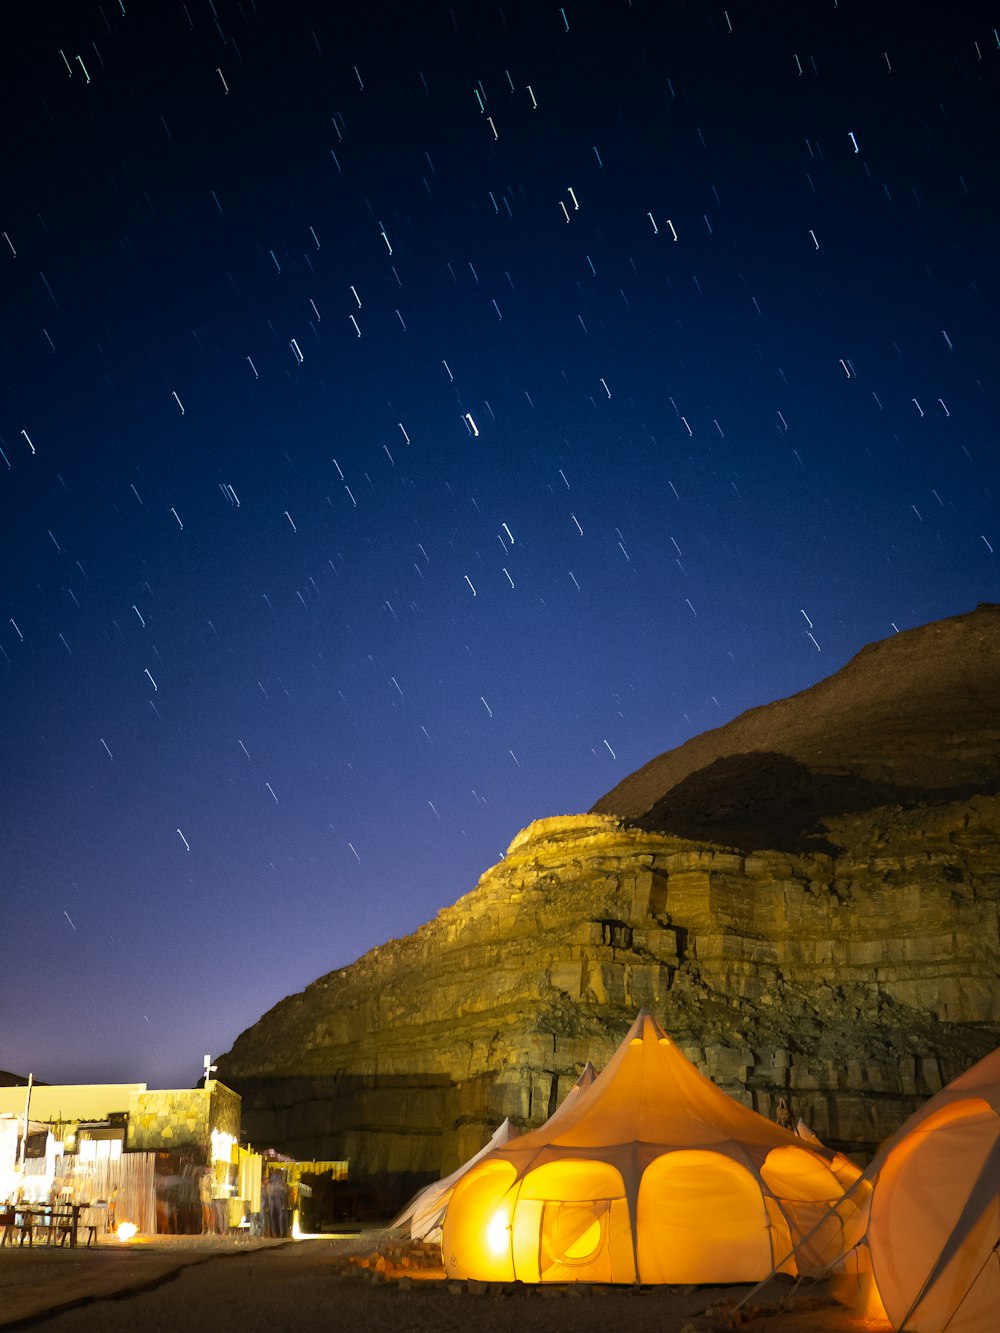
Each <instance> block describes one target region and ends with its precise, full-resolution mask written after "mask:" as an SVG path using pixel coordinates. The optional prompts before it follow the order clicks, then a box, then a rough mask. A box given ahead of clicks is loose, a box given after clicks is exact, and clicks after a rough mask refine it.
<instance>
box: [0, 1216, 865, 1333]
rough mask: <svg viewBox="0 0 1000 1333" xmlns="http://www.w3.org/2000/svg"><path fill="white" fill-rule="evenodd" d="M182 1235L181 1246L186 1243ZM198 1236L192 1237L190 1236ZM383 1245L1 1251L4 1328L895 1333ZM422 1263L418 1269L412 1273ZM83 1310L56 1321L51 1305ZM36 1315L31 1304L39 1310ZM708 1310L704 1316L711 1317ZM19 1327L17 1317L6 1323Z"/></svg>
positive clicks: (711, 1296)
mask: <svg viewBox="0 0 1000 1333" xmlns="http://www.w3.org/2000/svg"><path fill="white" fill-rule="evenodd" d="M180 1239H181V1238H178V1240H180ZM193 1241H197V1238H193ZM376 1246H377V1240H376V1241H373V1239H372V1238H371V1237H362V1238H360V1239H353V1240H349V1239H340V1240H336V1239H334V1240H328V1239H323V1240H312V1241H303V1242H299V1243H290V1244H285V1245H280V1244H279V1245H275V1244H271V1245H269V1246H264V1247H246V1246H235V1245H232V1244H229V1245H227V1246H213V1247H206V1246H204V1245H201V1246H199V1245H197V1244H195V1243H191V1244H188V1245H173V1246H170V1245H167V1244H161V1243H153V1244H151V1245H149V1246H146V1247H135V1248H131V1249H128V1250H124V1249H117V1250H116V1249H113V1248H112V1247H109V1246H102V1247H101V1248H100V1249H99V1250H98V1251H96V1252H95V1251H91V1252H89V1253H88V1252H86V1251H76V1252H72V1251H69V1250H62V1251H60V1250H57V1249H48V1248H47V1247H46V1248H44V1249H43V1248H42V1247H38V1248H36V1250H35V1251H34V1253H32V1252H31V1251H27V1250H26V1251H24V1252H21V1253H16V1252H15V1253H11V1252H10V1251H7V1250H5V1251H0V1255H2V1258H0V1325H2V1326H3V1327H4V1328H5V1329H7V1328H40V1329H43V1328H44V1329H52V1330H53V1333H97V1331H98V1330H100V1333H117V1331H118V1330H121V1331H122V1333H124V1331H125V1330H128V1331H129V1333H136V1331H137V1330H138V1331H139V1333H146V1331H147V1330H148V1333H157V1331H158V1330H163V1331H164V1333H166V1331H167V1330H169V1331H170V1333H178V1331H179V1330H181V1331H183V1330H191V1331H192V1333H197V1331H198V1330H201V1329H204V1330H206V1333H208V1330H211V1331H212V1333H230V1331H231V1333H255V1331H256V1330H260V1331H261V1333H264V1331H265V1330H266V1331H267V1333H274V1331H275V1330H282V1329H289V1330H301V1329H312V1328H316V1329H319V1328H323V1329H331V1328H332V1329H349V1330H353V1329H359V1330H365V1333H383V1331H384V1333H390V1331H391V1333H410V1331H411V1330H412V1331H413V1333H421V1331H422V1330H427V1331H428V1333H430V1331H431V1330H434V1333H448V1331H449V1330H456V1333H457V1331H458V1330H461V1333H470V1328H471V1329H474V1330H475V1333H506V1330H516V1333H563V1331H564V1330H568V1329H572V1330H573V1333H590V1331H591V1330H593V1333H616V1331H618V1330H621V1331H622V1333H642V1331H643V1330H646V1329H649V1330H654V1329H655V1330H656V1331H657V1333H702V1330H713V1333H714V1331H715V1330H721V1329H725V1328H733V1327H739V1328H745V1329H747V1330H748V1333H887V1330H888V1325H887V1324H886V1323H885V1322H884V1321H874V1320H864V1319H861V1318H859V1317H857V1316H855V1315H852V1314H851V1313H850V1312H848V1311H847V1310H846V1309H845V1308H844V1307H843V1306H841V1305H839V1304H837V1303H836V1302H835V1301H834V1300H833V1297H832V1295H831V1294H830V1292H829V1290H828V1289H827V1288H826V1287H825V1286H816V1285H813V1286H809V1287H807V1286H805V1285H800V1286H794V1285H793V1284H792V1283H791V1282H789V1281H787V1280H779V1281H777V1282H774V1283H772V1284H771V1285H770V1286H769V1287H767V1288H765V1289H764V1290H763V1291H760V1292H756V1293H754V1294H753V1295H752V1297H751V1299H750V1302H749V1303H748V1304H746V1305H744V1306H743V1307H742V1309H740V1310H739V1311H737V1314H736V1316H735V1318H734V1317H733V1316H732V1315H731V1314H730V1310H731V1309H732V1307H734V1306H736V1305H737V1304H738V1302H740V1301H741V1300H743V1299H744V1298H746V1297H748V1296H749V1295H750V1293H751V1288H750V1287H721V1288H708V1287H686V1288H673V1287H642V1288H616V1287H612V1288H609V1287H583V1286H567V1287H535V1288H531V1287H520V1286H517V1285H513V1286H494V1285H488V1286H487V1285H485V1284H476V1283H470V1284H466V1283H454V1282H448V1281H446V1280H445V1279H444V1278H443V1276H442V1275H441V1272H440V1268H435V1267H433V1266H431V1265H430V1264H429V1262H428V1260H427V1258H426V1256H421V1255H418V1256H417V1257H416V1259H415V1260H410V1259H409V1258H406V1259H405V1262H406V1263H407V1266H406V1267H403V1266H402V1264H401V1255H400V1253H399V1251H398V1250H396V1251H393V1252H390V1256H389V1259H388V1262H387V1261H386V1259H385V1258H383V1260H382V1262H381V1263H379V1262H378V1253H377V1249H376V1248H375V1247H376ZM413 1263H415V1264H416V1265H417V1266H416V1267H413V1266H412V1264H413ZM66 1302H76V1303H75V1304H74V1305H73V1308H70V1309H63V1310H61V1311H57V1312H54V1313H53V1312H51V1310H52V1307H53V1306H58V1305H60V1304H65V1303H66ZM32 1307H34V1308H33V1309H32ZM706 1311H707V1313H706ZM12 1319H13V1320H14V1321H15V1322H12Z"/></svg>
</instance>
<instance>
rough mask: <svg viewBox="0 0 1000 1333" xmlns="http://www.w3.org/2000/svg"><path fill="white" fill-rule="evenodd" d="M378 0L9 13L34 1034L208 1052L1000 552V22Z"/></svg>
mask: <svg viewBox="0 0 1000 1333" xmlns="http://www.w3.org/2000/svg"><path fill="white" fill-rule="evenodd" d="M123 8H124V11H125V12H124V13H123V12H122V10H123ZM344 8H345V7H344V6H341V5H335V4H325V3H324V4H318V3H317V4H315V5H308V4H305V3H299V2H298V0H281V2H280V3H279V2H278V0H256V2H255V0H240V3H235V0H186V3H185V4H175V3H172V2H169V0H157V2H156V3H153V2H152V0H147V2H145V3H143V2H142V0H124V6H123V5H122V4H120V3H119V0H103V3H102V4H101V5H100V6H99V5H97V4H94V3H92V2H91V0H74V2H73V3H67V4H47V3H44V2H43V0H39V3H37V4H32V5H22V6H19V7H18V8H17V11H16V12H15V11H14V9H13V8H12V7H10V6H8V7H7V11H9V12H7V11H5V13H4V16H3V18H2V20H0V65H2V68H0V89H2V97H3V99H4V110H3V126H4V134H3V147H2V149H0V154H2V158H0V161H2V188H0V232H3V233H4V235H2V236H0V447H2V450H3V457H2V458H0V494H2V501H0V503H2V511H0V524H2V527H0V542H2V552H3V556H2V569H3V579H2V589H0V591H2V603H3V605H2V608H0V609H2V616H0V621H2V623H0V652H2V656H0V732H2V735H3V737H4V744H3V751H2V753H3V786H2V790H3V817H2V822H0V936H2V940H0V964H2V967H3V974H4V976H5V982H4V986H3V999H2V1000H0V1068H2V1067H6V1068H9V1069H13V1070H15V1071H17V1072H20V1073H27V1072H28V1070H29V1069H30V1070H32V1071H33V1072H34V1073H35V1074H36V1076H37V1077H39V1078H42V1079H45V1080H47V1081H49V1082H58V1081H75V1080H81V1081H83V1080H86V1081H90V1080H97V1079H138V1080H146V1081H147V1082H149V1084H150V1085H151V1086H156V1085H160V1086H172V1085H179V1086H189V1085H190V1084H191V1083H193V1081H194V1080H195V1079H196V1078H197V1077H198V1075H199V1073H200V1071H201V1063H202V1056H203V1053H204V1052H205V1051H210V1052H211V1053H213V1054H215V1053H217V1052H219V1051H222V1050H225V1049H228V1047H229V1046H230V1044H231V1043H232V1041H233V1039H234V1038H235V1037H236V1035H237V1034H238V1033H239V1032H240V1031H241V1030H242V1029H243V1028H244V1027H246V1026H248V1025H249V1024H250V1023H252V1022H253V1021H254V1020H255V1019H256V1018H257V1017H259V1015H260V1014H261V1013H262V1012H263V1011H264V1010H266V1009H268V1008H269V1007H270V1006H271V1005H272V1004H273V1003H275V1002H276V1001H277V1000H279V999H280V998H281V997H282V996H284V995H286V994H288V993H289V992H291V991H295V990H298V989H301V988H302V987H303V986H304V985H305V984H307V983H308V982H309V981H311V980H313V979H314V978H315V977H317V976H318V975H320V974H322V973H324V972H326V971H329V970H330V969H332V968H335V967H339V966H343V965H345V964H347V963H349V962H351V961H352V960H353V959H355V958H356V957H358V956H359V955H360V954H361V953H363V952H364V951H365V950H366V949H368V948H370V947H371V946H373V945H375V944H379V943H381V942H383V941H384V940H386V939H388V938H390V937H393V936H399V935H403V934H406V933H408V932H409V931H411V930H413V929H414V928H415V927H416V926H417V925H419V924H420V923H421V922H422V921H425V920H427V919H428V918H429V917H431V916H432V915H433V914H434V913H435V912H436V911H437V910H438V909H439V908H440V907H442V906H444V905H445V904H449V903H451V902H453V901H454V900H455V899H456V898H457V897H458V896H459V895H460V894H462V893H464V892H466V891H467V890H469V889H471V888H472V887H473V885H474V884H475V882H476V880H477V878H478V876H479V875H480V874H481V873H482V872H483V871H484V870H485V869H486V868H487V867H488V866H490V865H491V864H493V863H494V862H496V861H497V860H498V859H499V858H500V856H501V854H502V853H503V851H504V849H505V848H506V846H507V844H508V842H509V841H510V839H511V837H512V836H513V835H514V834H515V833H516V832H517V831H518V829H520V828H521V827H523V826H524V825H525V824H527V823H528V822H529V821H530V820H532V819H534V818H538V817H542V816H546V815H552V814H560V813H570V812H579V811H583V810H585V809H587V808H588V807H589V806H590V805H591V804H592V803H593V802H594V801H595V800H596V799H597V798H598V797H599V796H600V795H601V794H602V793H603V792H605V791H606V790H608V789H609V788H610V787H611V786H613V785H614V784H615V783H616V782H618V781H619V780H620V779H621V778H622V777H624V776H625V775H626V774H627V773H629V772H630V771H632V770H633V769H635V768H636V767H638V766H639V765H640V764H642V763H643V762H645V761H646V760H647V759H649V758H651V757H652V756H653V755H655V754H657V753H659V752H661V751H662V750H665V749H668V748H671V747H673V746H676V745H678V744H680V743H681V742H683V741H684V740H685V739H687V738H688V737H689V736H691V735H694V734H696V733H697V732H700V731H703V730H705V729H706V728H709V727H713V726H717V725H719V724H721V723H723V722H725V721H727V720H728V719H730V718H732V717H735V716H736V715H737V714H739V713H741V712H742V711H744V710H745V709H746V708H748V707H750V706H752V705H756V704H760V703H766V702H769V701H770V700H773V699H776V698H779V697H782V696H784V695H786V694H788V693H791V692H793V691H795V690H799V689H803V688H805V687H807V686H809V685H811V684H812V683H814V682H815V681H816V680H818V679H820V678H821V677H823V676H825V675H828V674H830V673H831V672H833V671H835V670H836V669H838V668H839V667H840V666H842V665H843V664H844V663H845V662H846V661H847V660H848V658H849V657H850V656H852V655H853V654H854V653H855V652H856V651H857V650H858V649H859V648H861V647H862V646H863V645H864V644H865V643H867V642H869V641H871V640H872V639H877V638H882V637H885V636H886V635H889V634H891V633H892V632H893V630H894V629H895V628H898V629H903V628H906V627H909V626H912V625H916V624H920V623H923V622H926V621H928V620H933V619H936V618H938V617H940V616H946V615H952V614H957V613H959V612H962V611H966V610H969V609H971V608H972V607H973V606H974V605H975V603H976V602H977V601H980V600H997V598H998V597H1000V582H998V578H997V561H998V559H1000V551H998V553H997V555H994V553H993V551H994V549H995V548H997V547H1000V522H998V515H997V503H996V498H997V485H998V477H997V472H998V461H1000V460H998V454H997V441H996V422H997V400H996V384H997V341H998V339H997V314H996V312H997V308H998V295H1000V294H998V283H997V252H998V247H997V226H996V216H997V207H998V203H1000V194H998V191H997V154H996V149H995V141H994V140H995V134H994V131H995V127H996V110H997V106H998V100H997V93H998V83H1000V80H998V68H1000V49H998V39H997V35H996V32H995V31H994V29H993V28H992V23H991V20H990V19H988V18H983V17H981V16H980V17H970V16H968V15H964V16H963V13H962V12H961V11H962V9H963V7H962V6H954V5H952V6H939V7H936V19H935V21H934V22H933V23H931V22H929V21H928V20H927V19H926V18H924V17H923V15H922V13H921V12H919V11H917V12H914V11H912V10H911V11H909V12H907V13H906V15H905V17H903V11H902V8H901V7H897V6H895V5H884V6H881V5H872V4H869V3H861V0H847V2H842V3H839V4H836V3H834V0H796V3H794V4H789V5H786V6H781V5H779V4H771V3H768V4H749V3H733V4H731V5H730V6H729V8H728V10H727V9H725V8H724V7H723V6H721V5H719V6H715V5H702V4H698V3H690V4H687V5H680V4H675V3H664V2H663V0H650V2H648V3H647V2H645V0H639V2H638V3H634V4H629V3H628V2H627V0H607V2H606V3H603V4H599V5H581V4H576V3H570V4H567V5H566V6H565V7H564V8H563V9H561V8H560V7H559V6H558V5H554V4H547V3H538V0H532V3H530V4H521V3H513V4H505V5H504V6H503V7H502V8H498V7H495V6H493V5H488V4H482V3H479V2H478V0H476V3H469V2H468V0H466V2H465V3H455V4H454V5H452V6H451V7H449V5H448V4H447V3H445V2H443V3H429V2H427V0H414V2H413V3H409V4H406V5H400V6H392V5H369V4H366V5H364V6H363V9H364V11H365V14H366V15H369V17H366V18H365V19H363V20H362V19H360V18H357V17H349V18H345V17H344V16H343V13H342V12H341V11H342V10H343V9H344ZM359 8H362V7H361V6H359ZM64 57H65V59H64ZM675 235H676V239H674V236H675ZM359 333H360V336H359ZM175 395H176V397H175ZM473 425H474V427H475V429H473ZM476 432H478V434H477V433H476ZM581 530H582V531H581ZM810 635H811V636H812V637H810Z"/></svg>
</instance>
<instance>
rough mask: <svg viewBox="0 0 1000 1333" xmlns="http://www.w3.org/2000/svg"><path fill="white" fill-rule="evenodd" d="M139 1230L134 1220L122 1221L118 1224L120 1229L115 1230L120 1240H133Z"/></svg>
mask: <svg viewBox="0 0 1000 1333" xmlns="http://www.w3.org/2000/svg"><path fill="white" fill-rule="evenodd" d="M138 1231H139V1228H138V1227H137V1226H136V1224H135V1223H134V1222H120V1223H119V1224H118V1230H117V1231H116V1232H115V1235H116V1236H117V1237H118V1239H119V1240H123V1241H125V1240H131V1239H132V1237H133V1236H135V1235H136V1234H137V1233H138Z"/></svg>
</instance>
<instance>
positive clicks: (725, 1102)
mask: <svg viewBox="0 0 1000 1333" xmlns="http://www.w3.org/2000/svg"><path fill="white" fill-rule="evenodd" d="M859 1175H860V1172H859V1171H858V1169H857V1167H855V1166H854V1165H853V1164H852V1163H850V1162H848V1161H847V1160H846V1159H845V1158H843V1157H841V1156H840V1155H839V1154H835V1153H832V1152H830V1151H828V1150H826V1149H824V1148H821V1147H819V1148H818V1147H814V1146H810V1145H807V1144H805V1143H803V1142H802V1141H801V1140H800V1139H798V1138H797V1137H796V1136H795V1135H794V1134H792V1133H790V1132H789V1131H788V1130H785V1129H781V1128H780V1127H779V1126H778V1125H775V1124H772V1122H771V1121H769V1120H765V1119H764V1117H763V1116H760V1115H758V1114H757V1113H756V1112H755V1111H751V1110H749V1109H748V1108H747V1107H745V1106H742V1105H740V1103H739V1102H736V1101H734V1100H733V1099H732V1098H731V1097H728V1096H727V1095H726V1094H725V1093H724V1092H722V1091H721V1090H720V1089H719V1088H717V1087H716V1086H715V1084H714V1083H712V1082H711V1081H710V1080H709V1079H707V1078H705V1077H703V1075H701V1074H700V1073H699V1072H698V1070H697V1069H695V1067H694V1065H692V1064H691V1063H690V1061H688V1060H687V1059H685V1057H684V1056H683V1055H682V1054H681V1052H680V1051H679V1050H678V1049H677V1047H676V1046H675V1045H674V1044H673V1042H672V1041H671V1040H670V1039H669V1038H668V1037H667V1036H665V1035H664V1033H663V1031H662V1029H661V1028H660V1027H659V1026H658V1024H657V1023H656V1022H655V1020H654V1019H653V1018H652V1016H651V1015H650V1014H649V1013H647V1012H646V1011H645V1010H643V1011H642V1012H640V1014H639V1016H638V1017H637V1018H636V1020H635V1022H634V1023H633V1025H632V1027H631V1029H630V1030H629V1032H628V1034H627V1036H626V1037H625V1040H624V1041H623V1042H622V1044H621V1046H620V1047H619V1048H618V1050H617V1051H616V1052H615V1054H614V1056H612V1058H611V1060H610V1062H609V1063H608V1065H607V1067H606V1068H605V1069H604V1070H603V1072H602V1073H601V1074H599V1075H598V1076H597V1078H596V1079H595V1080H594V1082H593V1083H592V1084H591V1085H590V1086H589V1087H585V1088H582V1089H580V1090H579V1091H578V1092H576V1094H575V1095H574V1097H573V1099H572V1103H571V1104H570V1102H569V1099H568V1098H567V1101H566V1102H564V1103H563V1105H562V1106H560V1107H559V1108H558V1109H557V1111H556V1112H555V1114H554V1115H553V1116H552V1117H551V1118H550V1119H549V1120H548V1121H547V1122H546V1124H544V1125H543V1126H542V1127H541V1128H540V1129H537V1130H534V1131H533V1132H531V1133H528V1134H523V1135H521V1137H520V1138H517V1139H514V1140H511V1141H510V1142H509V1143H507V1144H505V1145H504V1146H502V1147H499V1148H497V1149H495V1150H494V1151H492V1152H490V1153H487V1154H485V1155H484V1156H483V1157H482V1158H481V1159H480V1160H479V1161H478V1162H477V1163H476V1165H475V1166H474V1167H472V1168H471V1170H469V1171H468V1172H466V1174H465V1175H464V1176H463V1177H462V1179H461V1180H460V1181H458V1183H457V1184H456V1186H455V1190H454V1193H453V1194H452V1197H451V1200H450V1202H449V1205H448V1210H447V1212H446V1214H445V1219H444V1239H443V1244H442V1250H443V1255H444V1262H445V1269H446V1271H447V1273H448V1275H449V1276H450V1277H473V1278H479V1279H482V1280H484V1281H513V1280H519V1281H522V1282H628V1283H631V1282H642V1283H660V1282H670V1283H688V1282H698V1283H719V1282H747V1281H756V1280H758V1279H760V1278H763V1277H765V1276H766V1275H767V1274H768V1273H770V1272H771V1271H772V1270H773V1269H775V1268H777V1269H778V1270H779V1271H785V1272H792V1273H798V1272H804V1271H812V1270H813V1269H814V1268H818V1267H824V1266H825V1265H826V1264H827V1263H828V1262H829V1261H830V1260H831V1259H832V1258H833V1257H834V1256H835V1255H838V1254H841V1253H843V1252H844V1251H845V1250H846V1249H847V1248H849V1247H850V1245H852V1244H854V1243H855V1240H856V1237H850V1238H848V1237H847V1236H846V1235H845V1230H846V1229H849V1228H850V1227H851V1226H852V1225H853V1224H854V1222H855V1221H856V1219H857V1218H858V1216H859V1208H860V1205H861V1202H862V1201H860V1200H859V1204H858V1205H857V1206H855V1205H851V1207H850V1208H842V1209H841V1210H840V1212H839V1213H833V1212H831V1205H832V1204H833V1203H834V1202H835V1201H836V1200H839V1199H841V1198H842V1196H843V1193H844V1189H845V1187H846V1186H847V1185H850V1184H853V1183H854V1182H855V1181H856V1180H857V1178H858V1176H859ZM823 1219H825V1220H823ZM806 1238H808V1239H806ZM797 1246H798V1249H797V1251H796V1253H795V1255H794V1257H790V1256H791V1255H792V1251H793V1250H796V1247H797Z"/></svg>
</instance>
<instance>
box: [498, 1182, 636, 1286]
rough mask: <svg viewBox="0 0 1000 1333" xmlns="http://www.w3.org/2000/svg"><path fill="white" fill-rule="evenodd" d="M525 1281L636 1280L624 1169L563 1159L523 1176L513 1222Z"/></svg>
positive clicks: (519, 1268)
mask: <svg viewBox="0 0 1000 1333" xmlns="http://www.w3.org/2000/svg"><path fill="white" fill-rule="evenodd" d="M512 1248H513V1254H514V1271H515V1274H516V1276H517V1278H518V1279H519V1280H520V1281H522V1282H633V1281H634V1280H635V1261H634V1257H633V1247H632V1229H631V1225H630V1221H629V1209H628V1203H627V1201H626V1198H625V1184H624V1181H623V1180H622V1176H621V1172H620V1171H618V1170H617V1169H616V1168H615V1167H614V1166H612V1165H611V1164H610V1163H608V1162H606V1161H601V1160H598V1159H594V1158H583V1159H580V1158H566V1157H564V1158H561V1159H559V1160H558V1161H551V1162H547V1163H545V1164H544V1165H542V1166H539V1167H537V1168H536V1169H535V1170H533V1171H531V1172H529V1173H528V1174H527V1175H526V1176H525V1177H524V1179H523V1180H522V1181H521V1184H520V1188H519V1189H518V1193H517V1203H516V1205H515V1207H514V1217H513V1226H512Z"/></svg>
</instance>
